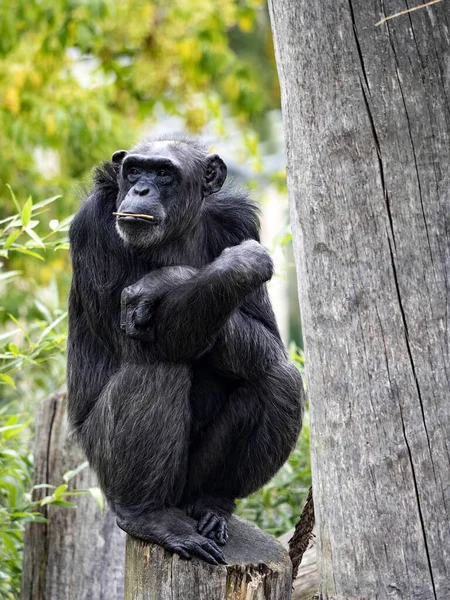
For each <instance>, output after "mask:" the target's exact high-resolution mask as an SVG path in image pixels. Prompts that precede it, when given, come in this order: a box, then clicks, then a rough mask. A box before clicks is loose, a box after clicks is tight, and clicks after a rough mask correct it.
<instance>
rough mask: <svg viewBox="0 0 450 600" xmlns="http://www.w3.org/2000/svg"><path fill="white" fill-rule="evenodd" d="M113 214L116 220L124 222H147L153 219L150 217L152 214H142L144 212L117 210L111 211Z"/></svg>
mask: <svg viewBox="0 0 450 600" xmlns="http://www.w3.org/2000/svg"><path fill="white" fill-rule="evenodd" d="M113 215H114V216H115V217H116V218H117V220H118V221H125V222H130V221H146V222H147V223H151V222H152V221H153V223H154V222H155V221H154V218H153V217H152V215H144V214H140V213H118V212H113Z"/></svg>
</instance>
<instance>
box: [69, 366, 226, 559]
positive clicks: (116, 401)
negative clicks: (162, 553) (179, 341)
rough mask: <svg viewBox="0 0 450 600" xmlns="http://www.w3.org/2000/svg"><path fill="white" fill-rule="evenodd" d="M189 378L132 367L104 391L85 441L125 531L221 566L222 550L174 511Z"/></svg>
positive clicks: (183, 464)
mask: <svg viewBox="0 0 450 600" xmlns="http://www.w3.org/2000/svg"><path fill="white" fill-rule="evenodd" d="M191 378H192V374H191V369H190V367H188V366H187V365H182V364H178V365H174V364H170V363H157V364H148V365H145V366H142V365H140V364H139V365H136V364H133V363H132V362H131V361H130V363H129V364H127V365H126V366H123V367H122V368H121V370H120V371H119V372H118V373H116V375H114V376H113V377H112V378H111V380H110V381H109V383H108V384H107V385H106V386H105V388H104V390H103V392H102V394H101V396H100V398H99V399H98V401H97V403H96V404H95V406H94V408H93V409H92V411H91V413H90V415H89V416H88V417H87V419H86V420H85V422H84V424H83V426H82V427H81V429H80V430H79V438H80V441H81V443H82V445H83V447H84V450H85V451H86V454H87V457H88V459H89V462H90V464H91V466H92V467H93V468H94V469H95V471H96V472H97V474H98V478H99V482H100V485H101V487H102V489H103V491H104V492H105V495H106V497H107V499H108V501H109V503H110V504H111V506H112V508H113V509H114V511H115V512H116V514H117V522H118V525H119V526H120V527H121V528H122V529H124V530H125V531H127V532H128V533H130V534H131V535H133V536H136V537H138V538H141V539H143V540H147V541H152V542H156V543H158V544H160V545H162V546H164V547H165V548H166V549H167V550H170V551H172V552H177V553H178V554H180V556H182V557H183V558H189V557H190V556H191V555H196V556H199V557H201V558H203V559H204V560H207V561H209V562H211V563H213V564H217V563H218V562H224V559H223V555H222V553H221V551H220V550H219V548H218V547H217V546H216V545H215V544H214V543H213V542H211V541H209V540H207V539H205V538H204V537H202V536H201V535H199V534H198V533H197V532H196V530H195V523H194V522H193V521H192V520H191V519H189V518H188V517H187V516H186V514H185V513H184V512H183V511H181V510H180V509H178V508H176V506H177V505H178V504H179V503H180V500H181V496H182V492H183V489H184V485H185V478H186V471H187V461H188V443H189V433H190V420H191V410H190V400H189V396H190V388H191Z"/></svg>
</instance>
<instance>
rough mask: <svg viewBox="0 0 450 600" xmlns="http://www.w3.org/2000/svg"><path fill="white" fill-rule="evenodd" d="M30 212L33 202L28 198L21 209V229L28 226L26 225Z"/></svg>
mask: <svg viewBox="0 0 450 600" xmlns="http://www.w3.org/2000/svg"><path fill="white" fill-rule="evenodd" d="M32 210H33V201H32V199H31V196H30V197H29V198H28V200H27V201H26V202H25V205H24V207H23V208H22V213H21V217H22V227H26V226H27V225H28V223H29V222H30V219H31V212H32Z"/></svg>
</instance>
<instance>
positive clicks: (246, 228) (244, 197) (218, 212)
mask: <svg viewBox="0 0 450 600" xmlns="http://www.w3.org/2000/svg"><path fill="white" fill-rule="evenodd" d="M259 213H260V210H259V207H258V205H257V204H256V203H255V202H254V201H253V200H251V199H250V197H249V195H248V194H247V193H245V192H244V191H242V190H240V189H239V188H237V187H235V186H233V185H227V186H224V187H223V188H222V189H221V190H220V191H219V192H216V193H215V194H212V195H211V196H209V197H208V198H206V200H205V219H206V227H207V237H208V242H209V245H210V246H211V249H216V250H217V251H218V252H219V253H220V252H221V251H222V250H223V248H228V247H230V246H236V245H237V244H240V243H241V242H242V241H244V240H248V239H254V240H257V241H258V242H259V228H260V223H259ZM213 253H214V254H216V252H213Z"/></svg>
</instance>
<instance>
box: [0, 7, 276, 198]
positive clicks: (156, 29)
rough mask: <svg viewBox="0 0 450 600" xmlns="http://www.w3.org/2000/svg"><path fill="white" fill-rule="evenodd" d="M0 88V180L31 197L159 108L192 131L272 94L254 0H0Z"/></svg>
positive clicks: (63, 185)
mask: <svg viewBox="0 0 450 600" xmlns="http://www.w3.org/2000/svg"><path fill="white" fill-rule="evenodd" d="M231 39H234V40H236V41H235V44H239V43H240V44H241V46H243V45H244V41H243V40H245V42H246V46H247V50H246V51H245V52H242V53H241V52H240V51H239V48H233V47H232V45H231V42H230V40H231ZM252 40H253V42H252ZM252 49H253V51H251V50H252ZM256 66H259V67H260V66H263V68H255V67H256ZM262 90H264V92H265V93H261V92H262ZM0 91H1V93H0V147H1V148H2V161H1V163H0V182H3V183H12V184H14V189H15V190H16V192H17V193H18V194H22V193H23V194H30V193H31V194H32V195H33V196H34V197H37V196H36V192H39V194H42V193H44V194H50V193H61V192H65V191H66V189H67V188H68V187H70V183H71V180H72V179H73V178H80V177H83V176H84V175H85V174H86V172H87V171H89V169H90V168H91V167H92V165H93V164H96V163H97V162H99V161H101V160H104V158H105V157H108V156H110V154H111V151H112V150H114V149H118V148H121V147H124V146H125V147H126V146H129V145H130V144H132V143H133V142H135V141H136V137H138V135H139V134H140V133H141V131H142V126H143V124H144V123H145V122H146V121H147V120H149V121H148V122H149V123H150V122H151V119H152V118H158V117H159V116H160V115H161V112H162V111H163V112H165V113H169V114H176V115H181V116H182V117H183V118H184V121H185V123H186V127H187V129H189V130H191V131H194V132H195V131H199V130H200V129H201V128H202V127H203V126H204V125H205V123H206V122H209V121H211V120H213V119H214V120H216V121H217V124H218V125H219V126H220V120H221V115H222V111H223V108H224V107H226V109H227V111H228V112H229V113H231V114H233V115H235V116H236V118H238V119H240V120H241V122H242V124H243V125H245V123H248V122H251V121H252V120H256V119H258V118H260V115H262V114H263V113H264V111H265V110H267V108H269V107H273V106H277V104H278V86H277V79H276V73H275V67H274V62H273V59H272V46H271V37H270V29H269V27H268V22H267V15H266V13H265V9H264V6H263V2H262V0H245V1H239V0H222V2H219V3H218V2H215V1H214V0H173V1H172V2H163V1H161V0H156V1H155V0H154V1H152V2H151V1H148V0H121V1H120V2H119V1H116V0H40V1H37V0H31V1H30V0H27V1H25V0H17V1H16V2H14V3H11V2H5V3H0ZM155 109H156V112H155ZM43 150H53V151H54V152H55V153H56V155H55V158H56V160H57V173H55V174H54V176H51V173H49V172H43V171H42V169H41V168H40V165H39V158H40V157H41V158H42V151H43ZM2 187H3V186H2ZM43 190H45V191H44V192H43ZM3 191H4V190H0V194H1V193H3Z"/></svg>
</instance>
